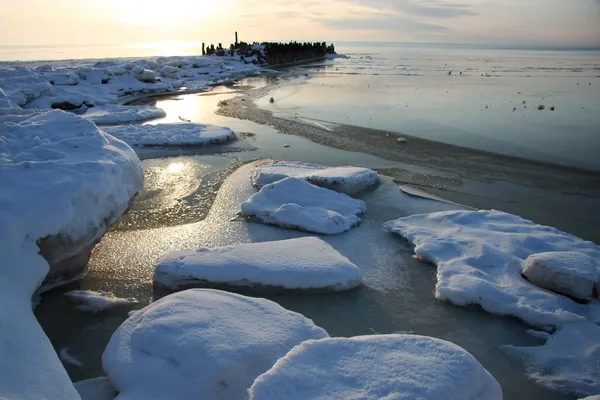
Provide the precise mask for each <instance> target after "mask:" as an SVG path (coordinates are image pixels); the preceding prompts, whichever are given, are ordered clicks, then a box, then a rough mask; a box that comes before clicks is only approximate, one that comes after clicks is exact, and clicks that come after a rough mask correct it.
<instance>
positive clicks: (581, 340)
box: [503, 322, 600, 396]
mask: <svg viewBox="0 0 600 400" xmlns="http://www.w3.org/2000/svg"><path fill="white" fill-rule="evenodd" d="M503 349H505V350H506V351H507V352H508V353H509V354H511V355H513V356H516V357H518V358H520V359H521V360H522V361H523V363H524V364H525V369H526V370H527V374H528V376H529V377H530V378H531V379H533V380H535V381H536V382H538V383H539V384H541V385H543V386H546V387H548V388H550V389H552V390H560V391H563V392H567V393H572V394H576V395H579V396H590V395H594V394H597V393H600V326H598V325H596V324H592V323H589V322H581V323H574V324H566V325H564V326H562V327H559V328H558V330H557V332H556V333H554V335H552V336H550V338H549V339H548V341H547V342H546V344H545V345H543V346H537V347H515V346H503Z"/></svg>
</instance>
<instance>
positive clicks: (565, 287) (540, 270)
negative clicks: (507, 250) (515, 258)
mask: <svg viewBox="0 0 600 400" xmlns="http://www.w3.org/2000/svg"><path fill="white" fill-rule="evenodd" d="M522 272H523V275H524V276H525V277H526V278H527V279H528V280H529V281H530V282H531V283H533V284H535V285H537V286H539V287H542V288H545V289H550V290H554V291H556V292H559V293H563V294H566V295H569V296H572V297H575V298H578V299H586V298H587V297H590V296H592V295H593V294H594V285H595V284H596V282H599V281H600V269H599V267H598V264H597V263H596V261H595V260H594V259H593V258H591V257H590V256H588V255H587V254H583V253H578V252H575V251H561V252H547V253H538V254H532V255H530V256H529V257H527V259H526V260H525V263H524V264H523V271H522Z"/></svg>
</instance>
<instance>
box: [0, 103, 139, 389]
mask: <svg viewBox="0 0 600 400" xmlns="http://www.w3.org/2000/svg"><path fill="white" fill-rule="evenodd" d="M0 135H1V136H0V188H2V189H1V190H0V254H2V268H0V303H1V304H4V305H10V307H8V306H7V307H4V310H3V314H4V317H3V318H5V319H7V320H10V324H1V326H0V337H2V340H0V354H2V360H1V362H0V397H3V398H10V399H25V398H30V399H46V398H47V399H77V398H78V397H77V393H76V391H75V389H74V388H73V385H72V384H71V381H70V379H69V377H68V375H67V373H66V371H65V370H64V368H63V366H62V364H61V363H60V360H59V359H58V357H57V354H56V352H55V351H54V349H53V348H52V345H51V344H50V342H49V341H48V338H47V337H46V336H45V335H44V332H43V330H42V329H41V327H40V326H39V324H38V322H37V320H36V319H35V317H34V315H33V313H32V310H31V297H32V295H33V293H34V292H35V291H36V289H38V287H39V286H40V284H41V283H42V282H43V281H44V279H46V277H47V276H48V275H49V274H50V276H53V277H56V278H59V277H60V276H63V275H68V274H71V273H72V272H73V271H72V270H70V269H68V268H66V267H65V266H64V265H61V260H63V259H64V258H65V257H66V258H68V257H70V256H73V255H77V254H80V253H84V252H86V251H89V250H91V246H93V244H94V243H95V242H96V241H97V240H98V239H99V238H100V237H101V236H102V235H103V233H104V232H105V230H106V229H107V228H108V226H109V225H110V224H111V223H113V222H114V221H116V219H117V218H118V217H119V216H120V215H121V214H122V213H123V212H124V211H125V210H126V209H127V207H128V203H129V201H130V199H131V198H132V197H133V196H134V195H135V194H136V192H137V191H138V190H139V189H140V188H141V186H142V181H143V171H142V166H141V163H140V160H139V159H138V157H137V156H136V155H135V152H134V151H133V150H132V149H131V148H130V147H129V146H127V145H126V144H125V143H123V142H122V141H120V140H118V139H115V138H113V137H112V136H109V135H106V134H105V133H104V132H102V131H101V130H99V129H98V128H97V127H96V125H94V124H93V123H92V122H90V121H87V120H85V119H83V118H81V117H78V116H76V115H73V114H69V113H66V112H63V111H59V110H54V111H48V112H34V113H31V114H28V115H18V114H15V115H12V114H9V115H5V116H1V117H0ZM48 242H49V243H51V244H52V246H50V247H51V249H52V251H51V252H48V251H49V250H48V249H46V251H44V252H42V254H43V255H44V257H47V258H46V259H45V258H44V257H42V255H40V252H41V251H40V249H44V248H45V247H46V246H45V243H48ZM49 263H50V264H49ZM69 267H71V266H69ZM75 267H76V268H79V269H80V268H83V265H76V266H75Z"/></svg>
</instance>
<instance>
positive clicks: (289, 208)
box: [241, 178, 367, 235]
mask: <svg viewBox="0 0 600 400" xmlns="http://www.w3.org/2000/svg"><path fill="white" fill-rule="evenodd" d="M241 208H242V215H244V216H252V217H255V218H256V219H257V220H258V221H261V222H263V223H265V224H269V225H276V226H280V227H282V228H287V229H299V230H302V231H307V232H315V233H321V234H329V235H332V234H336V233H341V232H344V231H347V230H349V229H350V228H352V227H353V226H355V225H357V224H358V223H359V222H360V218H359V217H358V215H359V214H362V213H364V212H365V211H366V210H367V205H366V203H365V202H364V201H362V200H356V199H353V198H351V197H349V196H347V195H345V194H343V193H338V192H334V191H333V190H329V189H325V188H321V187H318V186H314V185H312V184H310V183H308V182H307V181H305V180H303V179H299V178H285V179H282V180H280V181H277V182H275V183H271V184H268V185H265V186H263V187H262V188H261V189H260V191H259V192H258V193H256V194H254V195H253V196H252V197H250V199H248V200H246V201H245V202H244V203H242V207H241Z"/></svg>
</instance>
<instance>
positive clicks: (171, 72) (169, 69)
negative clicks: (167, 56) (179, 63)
mask: <svg viewBox="0 0 600 400" xmlns="http://www.w3.org/2000/svg"><path fill="white" fill-rule="evenodd" d="M160 76H164V77H165V78H171V79H179V68H177V67H173V66H170V65H165V66H164V67H162V68H161V69H160Z"/></svg>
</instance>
